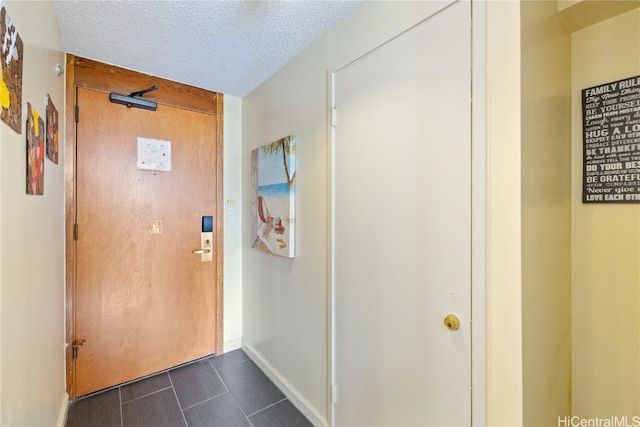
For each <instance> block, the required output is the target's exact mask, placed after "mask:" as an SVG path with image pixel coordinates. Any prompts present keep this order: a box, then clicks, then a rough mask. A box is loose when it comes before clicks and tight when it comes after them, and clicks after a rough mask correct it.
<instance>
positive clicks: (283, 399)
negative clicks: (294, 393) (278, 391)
mask: <svg viewBox="0 0 640 427" xmlns="http://www.w3.org/2000/svg"><path fill="white" fill-rule="evenodd" d="M285 400H289V399H287V398H286V397H284V398H282V399H280V400H278V401H277V402H275V403H272V404H271V405H268V406H265V407H264V408H262V409H258V410H257V411H256V412H254V413H253V414H251V415H249V416H250V417H253V416H254V415H256V414H259V413H260V412H262V411H265V410H267V409H269V408H272V407H274V406H276V405H277V404H279V403H282V402H284V401H285Z"/></svg>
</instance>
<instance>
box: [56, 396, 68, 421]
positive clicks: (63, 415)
mask: <svg viewBox="0 0 640 427" xmlns="http://www.w3.org/2000/svg"><path fill="white" fill-rule="evenodd" d="M68 409H69V394H68V393H67V392H65V393H64V394H63V395H62V404H61V405H60V412H58V421H57V423H56V426H58V427H64V423H65V421H67V410H68Z"/></svg>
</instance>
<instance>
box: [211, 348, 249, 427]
mask: <svg viewBox="0 0 640 427" xmlns="http://www.w3.org/2000/svg"><path fill="white" fill-rule="evenodd" d="M245 360H248V359H245ZM245 360H243V361H242V362H244V361H245ZM209 363H210V364H211V366H212V367H213V370H214V371H215V372H216V375H217V376H218V378H220V381H222V385H224V388H225V389H226V390H227V393H229V396H231V398H232V399H233V402H234V403H235V404H236V406H237V407H238V409H240V412H242V415H244V418H245V419H246V420H247V422H248V423H249V426H251V427H254V426H253V423H252V422H251V420H250V419H249V417H248V416H247V414H246V412H244V409H242V406H240V403H238V400H237V399H236V397H235V396H234V395H233V393H231V390H229V387H228V386H227V383H226V382H224V379H223V378H222V376H221V375H220V372H218V369H216V367H215V365H214V364H213V362H212V361H211V359H209ZM238 364H240V362H238V363H234V364H233V365H229V366H235V365H238ZM221 369H224V368H221Z"/></svg>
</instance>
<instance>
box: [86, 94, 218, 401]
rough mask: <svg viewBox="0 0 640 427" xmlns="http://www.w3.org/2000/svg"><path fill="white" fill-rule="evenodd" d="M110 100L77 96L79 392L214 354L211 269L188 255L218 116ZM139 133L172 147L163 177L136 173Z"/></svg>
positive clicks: (208, 202)
mask: <svg viewBox="0 0 640 427" xmlns="http://www.w3.org/2000/svg"><path fill="white" fill-rule="evenodd" d="M108 98H109V96H108V93H104V92H100V91H95V90H90V89H84V88H79V89H78V90H77V105H78V112H79V114H78V117H79V120H78V123H77V167H76V178H77V188H76V197H77V224H78V233H77V262H76V268H77V270H76V291H75V301H74V307H75V319H74V327H75V339H76V341H79V340H84V344H83V345H82V346H81V347H78V351H77V359H76V360H75V380H76V381H75V386H76V389H75V394H76V395H78V396H80V395H83V394H87V393H90V392H94V391H96V390H100V389H104V388H106V387H110V386H113V385H116V384H119V383H122V382H126V381H129V380H133V379H135V378H139V377H142V376H145V375H149V374H152V373H155V372H158V371H161V370H164V369H167V368H170V367H172V366H175V365H178V364H181V363H184V362H188V361H190V360H194V359H197V358H200V357H203V356H206V355H209V354H212V353H215V352H216V305H217V301H216V283H215V281H216V276H217V274H216V262H201V259H200V255H195V254H193V253H192V251H193V250H197V249H199V248H200V246H201V242H200V236H201V234H200V233H201V222H202V216H208V215H211V216H214V215H215V211H216V197H217V195H216V188H217V185H216V162H217V158H216V144H215V137H216V134H217V132H216V120H215V116H212V115H211V114H204V113H200V112H195V111H191V110H187V109H181V108H176V107H172V106H167V105H158V108H157V111H155V112H153V111H147V110H141V109H136V108H127V107H125V106H123V105H119V104H113V103H110V102H109V99H108ZM138 138H148V139H153V140H161V141H169V142H170V143H171V152H170V159H171V170H170V171H156V170H144V169H140V168H138V167H137V160H138ZM166 155H167V156H169V153H168V152H167V153H166ZM215 220H217V218H215Z"/></svg>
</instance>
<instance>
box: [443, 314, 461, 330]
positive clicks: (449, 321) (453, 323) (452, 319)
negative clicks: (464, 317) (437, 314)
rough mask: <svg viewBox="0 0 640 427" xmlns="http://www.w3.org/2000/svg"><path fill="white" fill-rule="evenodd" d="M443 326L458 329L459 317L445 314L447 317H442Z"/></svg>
mask: <svg viewBox="0 0 640 427" xmlns="http://www.w3.org/2000/svg"><path fill="white" fill-rule="evenodd" d="M444 326H446V327H447V329H449V330H450V331H457V330H458V329H460V319H458V316H456V315H455V314H447V317H445V318H444Z"/></svg>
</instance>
